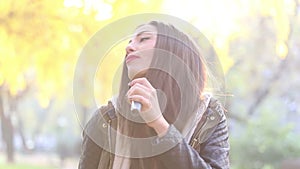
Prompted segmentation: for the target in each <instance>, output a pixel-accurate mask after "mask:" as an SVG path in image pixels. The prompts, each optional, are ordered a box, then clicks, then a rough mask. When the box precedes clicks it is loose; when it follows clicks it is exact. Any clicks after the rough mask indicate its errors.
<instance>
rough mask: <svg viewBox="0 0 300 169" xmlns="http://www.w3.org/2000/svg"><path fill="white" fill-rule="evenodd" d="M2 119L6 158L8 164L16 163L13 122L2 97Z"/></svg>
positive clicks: (0, 108)
mask: <svg viewBox="0 0 300 169" xmlns="http://www.w3.org/2000/svg"><path fill="white" fill-rule="evenodd" d="M0 118H1V129H2V137H3V140H4V142H5V144H6V157H7V162H9V163H13V162H14V152H15V149H14V134H13V133H14V130H13V125H12V122H11V118H10V116H9V115H5V113H4V108H3V100H2V97H1V95H0Z"/></svg>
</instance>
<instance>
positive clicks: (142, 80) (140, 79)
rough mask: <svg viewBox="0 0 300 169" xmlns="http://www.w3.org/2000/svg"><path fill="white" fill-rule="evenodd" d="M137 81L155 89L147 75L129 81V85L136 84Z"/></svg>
mask: <svg viewBox="0 0 300 169" xmlns="http://www.w3.org/2000/svg"><path fill="white" fill-rule="evenodd" d="M137 83H139V84H142V85H144V86H146V87H148V88H150V89H154V88H153V86H152V85H151V83H150V82H149V81H148V79H147V78H145V77H142V78H137V79H133V80H132V81H131V82H129V84H128V85H129V86H133V85H135V84H137Z"/></svg>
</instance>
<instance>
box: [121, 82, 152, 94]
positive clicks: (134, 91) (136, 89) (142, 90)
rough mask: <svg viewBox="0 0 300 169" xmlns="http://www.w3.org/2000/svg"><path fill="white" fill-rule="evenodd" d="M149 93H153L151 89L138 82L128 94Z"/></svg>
mask: <svg viewBox="0 0 300 169" xmlns="http://www.w3.org/2000/svg"><path fill="white" fill-rule="evenodd" d="M149 93H151V89H149V88H147V87H145V86H143V85H141V84H138V83H137V84H135V85H134V86H132V87H131V88H130V89H129V90H128V92H127V96H131V95H145V96H146V95H147V96H149Z"/></svg>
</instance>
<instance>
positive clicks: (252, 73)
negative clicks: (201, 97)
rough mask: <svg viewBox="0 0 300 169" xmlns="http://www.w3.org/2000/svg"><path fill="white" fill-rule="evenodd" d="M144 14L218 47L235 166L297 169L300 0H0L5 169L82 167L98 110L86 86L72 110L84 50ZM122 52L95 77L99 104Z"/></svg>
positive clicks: (0, 149) (1, 155) (0, 150)
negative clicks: (100, 34) (85, 132)
mask: <svg viewBox="0 0 300 169" xmlns="http://www.w3.org/2000/svg"><path fill="white" fill-rule="evenodd" d="M145 12H157V13H163V14H169V15H172V16H176V17H178V18H181V19H184V20H186V21H188V22H190V23H191V24H193V25H194V26H196V27H197V28H198V29H199V30H200V31H201V32H202V33H203V34H204V35H205V36H206V37H207V38H208V40H209V41H210V43H211V44H212V45H213V47H214V50H215V51H216V53H217V54H218V56H219V60H220V62H221V64H222V67H223V72H224V75H225V80H226V93H229V94H230V95H232V96H230V97H227V100H226V109H227V110H228V113H227V117H228V119H229V129H230V142H231V152H230V158H231V165H232V168H233V169H283V168H284V169H289V168H288V167H290V168H300V167H299V166H300V165H299V163H300V144H299V141H300V106H299V103H300V94H299V93H300V76H299V74H300V69H299V66H300V14H299V13H300V0H223V1H219V0H218V1H217V0H211V1H205V0H197V1H195V0H184V1H183V0H161V1H160V0H157V1H150V0H127V1H123V0H55V1H53V0H43V1H37V0H22V1H17V0H1V1H0V120H1V121H0V124H1V131H0V136H1V139H0V168H1V169H19V168H22V169H27V168H30V169H58V168H59V169H67V168H68V169H69V168H76V167H77V164H78V158H79V154H80V143H81V132H82V125H81V124H83V123H84V122H86V121H87V120H88V118H89V115H90V113H91V112H93V111H94V110H92V107H91V105H90V104H91V103H90V102H89V101H88V100H89V98H85V95H84V93H85V89H84V88H83V89H82V91H81V92H82V93H83V94H82V96H81V98H82V99H81V100H80V102H81V104H80V105H79V107H80V109H78V108H77V109H76V110H75V106H74V100H73V93H72V88H73V77H74V71H75V66H76V62H77V59H78V57H79V55H80V52H81V50H82V48H83V47H84V45H85V44H86V43H87V41H88V40H89V38H91V37H92V36H93V35H94V34H95V33H96V32H97V31H98V30H100V29H101V28H102V27H103V26H105V25H107V24H109V23H111V22H113V21H115V20H118V19H120V18H123V17H125V16H129V15H132V14H138V13H145ZM118 29H121V28H115V30H112V31H111V32H112V34H111V36H114V33H113V32H114V31H118ZM100 45H101V44H100ZM122 52H123V51H122ZM122 52H117V53H112V54H111V55H120V56H118V58H116V60H115V61H112V62H110V64H106V65H107V66H102V67H101V68H102V71H99V72H98V74H97V78H95V79H96V80H95V81H96V83H97V85H95V89H94V91H95V98H96V100H97V103H98V104H99V105H101V104H105V103H106V101H107V100H108V99H109V98H110V97H111V94H112V92H111V90H108V89H110V88H111V80H112V79H111V77H113V75H112V74H109V73H107V72H111V71H109V70H110V69H112V67H117V66H119V64H120V62H121V59H122V56H124V55H122ZM103 65H104V64H103ZM82 74H85V72H84V70H83V72H82ZM87 76H88V75H87ZM83 77H84V76H83ZM87 79H88V78H87ZM87 79H85V78H83V79H82V83H84V82H85V80H87ZM297 164H298V167H296V166H297Z"/></svg>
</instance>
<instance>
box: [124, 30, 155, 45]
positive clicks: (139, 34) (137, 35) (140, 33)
mask: <svg viewBox="0 0 300 169" xmlns="http://www.w3.org/2000/svg"><path fill="white" fill-rule="evenodd" d="M152 32H153V31H141V32H139V33H138V34H136V35H135V37H139V36H141V35H142V34H143V33H151V34H152ZM131 41H132V40H131V39H130V40H129V42H128V43H130V42H131Z"/></svg>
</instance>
